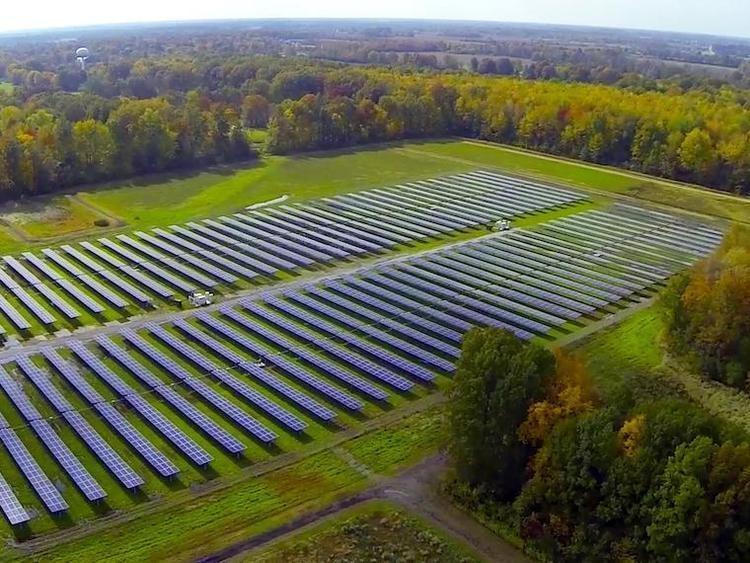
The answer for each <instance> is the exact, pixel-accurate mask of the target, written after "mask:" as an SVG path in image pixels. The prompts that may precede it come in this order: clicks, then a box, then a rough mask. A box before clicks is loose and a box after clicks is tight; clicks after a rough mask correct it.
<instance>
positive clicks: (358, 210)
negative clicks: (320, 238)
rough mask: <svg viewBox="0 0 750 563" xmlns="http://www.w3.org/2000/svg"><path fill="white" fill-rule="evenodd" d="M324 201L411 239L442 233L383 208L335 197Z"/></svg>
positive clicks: (337, 210) (340, 211)
mask: <svg viewBox="0 0 750 563" xmlns="http://www.w3.org/2000/svg"><path fill="white" fill-rule="evenodd" d="M323 201H324V202H325V203H327V204H328V205H330V206H331V207H332V208H334V209H335V210H336V212H337V213H340V214H343V215H345V216H347V217H351V218H354V219H356V220H358V221H362V222H365V223H377V224H378V225H380V226H385V227H387V228H388V229H391V230H394V231H396V232H397V233H399V234H402V235H404V236H407V237H410V239H411V240H421V239H426V238H430V237H435V236H438V235H439V234H441V232H440V231H439V230H437V229H428V228H424V227H420V226H419V225H415V224H414V223H413V222H411V221H407V220H404V219H400V218H399V217H398V216H393V215H391V214H389V213H386V212H384V211H382V210H379V211H375V210H373V209H368V208H366V207H364V206H362V205H359V204H358V205H353V204H349V203H345V202H344V201H341V200H339V199H335V198H330V199H324V200H323Z"/></svg>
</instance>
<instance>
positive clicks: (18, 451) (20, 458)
mask: <svg viewBox="0 0 750 563" xmlns="http://www.w3.org/2000/svg"><path fill="white" fill-rule="evenodd" d="M0 441H2V442H3V445H4V446H5V449H7V450H8V453H9V454H10V457H12V458H13V461H15V462H16V465H18V468H19V469H20V470H21V473H23V474H24V476H25V477H26V479H27V480H28V481H29V483H30V484H31V486H32V488H33V489H34V490H35V491H36V494H37V495H39V498H40V499H42V502H43V503H44V505H45V506H46V507H47V510H49V511H50V512H52V513H57V512H65V511H66V510H68V503H67V502H65V499H64V498H63V497H62V495H61V494H60V493H59V492H58V490H57V489H56V488H55V486H54V485H53V484H52V481H50V480H49V477H47V475H46V474H45V473H44V471H42V468H41V467H39V464H38V463H37V462H36V460H35V459H34V458H33V457H32V455H31V454H30V453H29V450H27V449H26V446H24V445H23V442H21V440H20V438H19V437H18V435H17V434H16V433H15V432H14V431H13V430H11V429H10V428H0Z"/></svg>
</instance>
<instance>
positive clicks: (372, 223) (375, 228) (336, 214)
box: [306, 206, 428, 243]
mask: <svg viewBox="0 0 750 563" xmlns="http://www.w3.org/2000/svg"><path fill="white" fill-rule="evenodd" d="M306 211H309V212H312V213H314V214H316V215H318V216H322V217H328V218H330V219H333V220H335V221H341V222H344V223H345V224H347V225H351V226H353V227H355V228H357V229H359V230H361V231H363V232H364V233H367V234H375V235H378V236H380V237H385V238H387V239H389V240H393V241H395V242H398V243H408V242H411V241H413V240H415V239H423V238H428V237H427V235H423V234H421V233H415V232H414V231H411V230H409V229H403V228H401V227H398V226H396V225H392V224H390V223H384V222H382V221H377V220H375V219H373V218H372V217H363V216H361V215H357V214H356V213H354V212H351V211H345V210H343V209H336V208H333V207H330V208H321V207H312V206H311V207H308V208H307V209H306Z"/></svg>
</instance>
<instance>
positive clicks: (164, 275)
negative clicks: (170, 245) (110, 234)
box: [99, 239, 197, 293]
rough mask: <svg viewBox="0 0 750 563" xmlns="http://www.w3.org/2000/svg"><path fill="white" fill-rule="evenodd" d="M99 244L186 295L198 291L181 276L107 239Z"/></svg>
mask: <svg viewBox="0 0 750 563" xmlns="http://www.w3.org/2000/svg"><path fill="white" fill-rule="evenodd" d="M99 242H100V243H101V244H102V245H103V246H105V247H107V248H108V249H109V250H112V251H113V252H115V253H117V254H119V255H120V256H123V257H124V258H125V259H127V260H130V261H131V262H133V263H134V264H136V265H137V266H138V267H139V268H143V269H144V270H148V271H149V272H151V273H152V274H154V275H155V276H156V277H158V278H161V279H162V280H164V281H166V282H167V283H169V284H171V285H173V286H175V287H176V288H178V289H181V290H182V291H184V292H186V293H190V292H192V291H195V290H196V289H197V287H196V286H195V285H194V284H192V283H189V282H187V281H185V280H183V279H182V278H180V277H179V276H175V275H173V274H171V273H169V272H167V271H166V270H164V269H163V268H160V267H159V266H157V265H156V264H152V263H151V262H150V261H149V260H147V259H145V258H142V257H140V256H138V255H137V254H135V253H134V252H132V251H130V250H128V249H127V248H125V247H123V246H121V245H119V244H117V243H114V242H112V241H110V240H107V239H99Z"/></svg>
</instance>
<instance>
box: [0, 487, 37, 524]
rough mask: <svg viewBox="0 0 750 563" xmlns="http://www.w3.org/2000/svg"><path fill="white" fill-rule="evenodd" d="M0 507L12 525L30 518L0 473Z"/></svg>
mask: <svg viewBox="0 0 750 563" xmlns="http://www.w3.org/2000/svg"><path fill="white" fill-rule="evenodd" d="M0 508H2V509H3V512H4V513H5V517H6V518H7V519H8V522H10V523H11V524H12V525H13V526H15V525H16V524H23V523H24V522H28V521H29V520H31V517H30V516H29V515H28V513H27V512H26V510H24V508H23V505H22V504H21V503H20V502H19V500H18V497H16V495H15V493H14V492H13V489H12V488H11V487H10V485H9V484H8V482H7V481H6V480H5V477H3V476H2V475H0Z"/></svg>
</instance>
